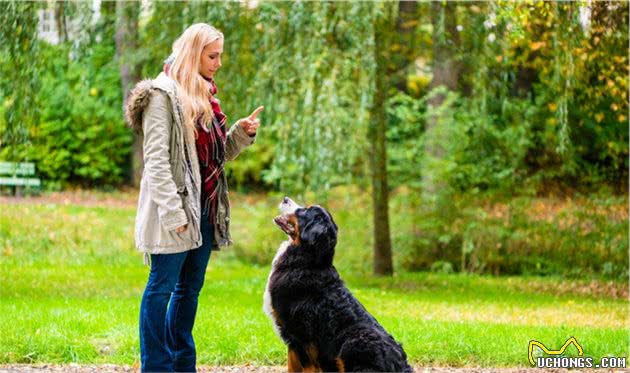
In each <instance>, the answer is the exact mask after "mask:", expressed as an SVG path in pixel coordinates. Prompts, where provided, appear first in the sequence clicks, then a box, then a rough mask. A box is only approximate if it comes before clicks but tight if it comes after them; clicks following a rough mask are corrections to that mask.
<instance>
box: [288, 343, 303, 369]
mask: <svg viewBox="0 0 630 373" xmlns="http://www.w3.org/2000/svg"><path fill="white" fill-rule="evenodd" d="M287 362H288V366H289V367H288V368H289V373H292V372H302V371H303V370H304V368H303V367H302V363H300V357H299V356H298V354H297V352H295V351H294V350H292V349H291V347H289V356H288V358H287Z"/></svg>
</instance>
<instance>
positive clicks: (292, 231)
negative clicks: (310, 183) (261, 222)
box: [263, 197, 413, 372]
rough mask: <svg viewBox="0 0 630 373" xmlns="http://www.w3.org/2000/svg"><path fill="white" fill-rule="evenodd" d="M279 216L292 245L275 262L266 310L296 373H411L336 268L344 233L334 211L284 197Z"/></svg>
mask: <svg viewBox="0 0 630 373" xmlns="http://www.w3.org/2000/svg"><path fill="white" fill-rule="evenodd" d="M280 212H281V215H280V216H278V217H276V218H275V219H274V222H275V223H276V224H277V225H278V227H280V229H281V230H282V231H283V232H285V233H286V234H287V235H288V236H289V239H288V240H287V241H285V242H283V243H282V244H281V245H280V248H279V249H278V252H277V253H276V256H275V257H274V259H273V262H272V268H271V273H270V274H269V278H268V280H267V286H266V289H265V295H264V306H263V309H264V311H265V313H266V314H267V315H268V316H269V317H270V318H271V320H272V322H273V326H274V329H275V331H276V333H277V334H278V335H279V336H280V338H282V340H283V341H284V343H285V344H286V345H287V346H288V350H289V355H288V368H289V372H302V371H304V372H306V371H324V372H360V371H372V372H374V371H376V372H412V371H413V370H412V369H411V367H410V366H409V364H408V363H407V355H406V354H405V351H404V350H403V348H402V346H401V345H400V344H399V343H398V342H396V341H395V340H394V338H393V337H392V336H391V335H390V334H389V333H387V331H385V329H384V328H383V327H382V326H381V325H380V324H379V323H378V322H377V321H376V319H375V318H374V317H373V316H372V315H370V314H369V313H368V311H367V310H366V309H365V308H364V307H363V305H362V304H361V303H359V301H358V300H357V299H356V298H355V297H354V296H353V295H352V293H350V291H349V290H348V288H346V286H345V284H344V282H343V281H342V280H341V278H340V277H339V273H338V272H337V270H336V269H335V267H334V266H333V256H334V255H335V245H336V244H337V225H336V224H335V222H334V220H333V218H332V216H331V215H330V214H329V213H328V211H326V210H325V209H324V208H322V207H320V206H310V207H307V208H304V207H301V206H298V205H297V204H296V203H295V202H293V201H292V200H291V199H289V198H288V197H285V198H284V200H283V201H282V203H281V204H280Z"/></svg>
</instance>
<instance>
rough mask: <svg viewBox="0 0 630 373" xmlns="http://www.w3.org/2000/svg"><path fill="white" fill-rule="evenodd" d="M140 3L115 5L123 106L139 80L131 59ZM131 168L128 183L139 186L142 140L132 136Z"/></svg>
mask: <svg viewBox="0 0 630 373" xmlns="http://www.w3.org/2000/svg"><path fill="white" fill-rule="evenodd" d="M139 13H140V2H136V1H119V2H117V3H116V58H117V59H118V61H119V66H120V82H121V85H122V91H123V106H124V103H126V102H127V96H128V95H129V90H130V89H131V88H132V87H133V85H134V84H135V83H136V82H137V81H139V80H140V71H141V70H140V66H139V64H138V63H137V62H136V61H135V59H134V58H132V55H133V53H134V52H135V51H136V50H137V48H138V15H139ZM130 164H131V167H130V168H129V172H128V182H129V183H130V184H131V185H133V186H136V187H137V186H139V185H140V178H141V177H142V168H143V163H142V139H141V138H140V137H139V136H137V135H136V134H134V141H133V150H132V153H131V162H130Z"/></svg>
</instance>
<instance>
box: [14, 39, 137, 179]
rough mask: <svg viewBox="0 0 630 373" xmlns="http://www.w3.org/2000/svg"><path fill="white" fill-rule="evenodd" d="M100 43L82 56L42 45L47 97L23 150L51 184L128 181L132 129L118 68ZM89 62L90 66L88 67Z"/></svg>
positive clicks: (43, 96)
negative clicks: (125, 120) (124, 116)
mask: <svg viewBox="0 0 630 373" xmlns="http://www.w3.org/2000/svg"><path fill="white" fill-rule="evenodd" d="M112 52H113V45H111V44H109V45H107V44H101V45H99V46H95V47H93V48H92V49H91V53H90V55H89V56H85V57H84V58H83V59H81V60H73V59H71V58H69V54H70V49H69V48H68V47H67V46H65V45H60V46H51V45H45V46H42V51H41V53H42V56H43V58H44V61H45V63H44V69H43V71H42V73H41V78H42V87H41V90H40V91H39V93H38V97H39V98H41V99H42V100H46V101H47V103H48V104H47V105H46V106H45V107H44V108H43V110H42V113H41V121H40V122H39V123H36V124H35V125H33V126H31V128H30V132H31V136H30V139H31V144H30V146H29V147H25V148H24V152H25V154H26V157H28V159H31V160H33V161H35V162H37V167H38V172H39V173H40V174H41V176H43V177H44V179H45V180H50V183H49V185H48V187H49V188H55V187H59V186H62V185H67V184H69V183H72V184H82V185H89V186H100V185H103V184H110V185H112V184H120V183H122V182H123V181H124V179H125V172H126V162H127V159H128V156H129V153H130V144H131V133H130V132H129V130H128V129H127V128H126V127H125V125H124V123H123V121H122V115H121V113H122V110H121V105H122V98H121V91H120V81H119V78H118V67H117V65H116V64H115V63H113V62H112V61H111V60H110V58H109V56H111V54H112ZM86 66H88V67H89V69H86Z"/></svg>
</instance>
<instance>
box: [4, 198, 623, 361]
mask: <svg viewBox="0 0 630 373" xmlns="http://www.w3.org/2000/svg"><path fill="white" fill-rule="evenodd" d="M233 200H234V201H235V203H234V217H235V219H234V221H235V223H234V224H235V225H234V227H233V230H234V232H233V234H234V236H235V237H234V238H235V240H236V241H237V245H236V246H235V247H234V248H232V249H227V250H224V251H221V252H215V253H213V255H212V258H211V262H210V266H209V269H208V274H207V277H206V284H205V287H204V289H203V291H202V293H201V298H200V307H199V313H198V319H197V322H196V325H195V339H196V343H197V346H198V359H199V363H200V364H211V365H223V364H245V363H251V364H254V365H276V364H284V363H285V359H286V349H285V347H284V345H283V344H282V343H281V341H280V340H279V339H278V337H277V336H276V335H275V334H274V332H273V329H272V328H271V325H270V323H269V321H268V320H267V318H266V316H265V315H264V313H263V312H262V295H263V291H264V286H265V281H266V279H267V275H268V271H269V263H266V262H265V260H264V259H262V258H266V257H268V252H273V251H274V250H275V248H276V247H277V246H278V244H279V243H280V241H281V240H282V239H283V235H282V233H281V232H279V231H276V230H273V228H271V229H270V228H269V226H270V225H271V217H272V216H273V215H274V214H275V211H273V209H272V208H271V207H273V206H274V205H275V204H276V202H275V200H274V199H269V200H265V201H263V202H259V203H250V202H251V201H249V200H248V199H247V198H246V197H243V196H234V198H233ZM0 209H1V210H2V213H1V214H0V278H1V279H2V282H1V283H2V286H0V336H1V338H0V363H40V362H46V363H70V362H76V363H114V364H134V363H135V362H136V361H137V360H138V355H139V349H138V332H137V329H138V309H139V303H140V298H141V295H142V291H143V287H144V284H145V282H146V278H147V275H148V267H146V266H143V264H142V256H141V255H140V254H139V253H137V252H136V251H135V249H134V248H133V224H134V215H135V209H134V207H133V205H130V206H129V205H125V204H112V203H109V202H108V201H104V202H102V203H95V204H94V205H93V206H85V205H79V204H73V203H69V204H64V203H29V202H25V203H17V204H15V203H12V204H2V205H0ZM333 213H334V212H333ZM250 217H251V219H249V220H248V218H250ZM338 224H339V225H340V229H341V231H343V229H344V226H345V224H349V222H348V221H347V220H346V219H344V218H342V219H340V220H339V221H338ZM268 225H269V226H268ZM241 237H243V238H242V239H241V240H240V244H239V243H238V242H239V238H241ZM254 239H255V240H258V242H259V244H261V245H263V246H264V247H265V252H266V255H261V259H260V260H258V261H257V263H258V264H251V263H246V262H244V261H242V260H240V259H239V257H238V253H239V245H241V247H242V245H245V244H248V243H249V242H250V241H251V240H254ZM348 239H349V238H346V239H345V240H348ZM359 241H360V240H359ZM343 243H344V242H343V241H342V242H340V249H339V250H338V253H337V259H338V262H339V263H340V265H339V266H338V269H339V272H340V273H341V275H342V277H343V278H344V279H345V280H346V282H347V284H348V287H349V288H350V289H351V290H352V291H353V293H354V294H355V295H356V296H357V298H358V299H359V300H360V301H361V302H362V303H363V304H364V305H365V306H366V308H367V309H368V310H369V311H370V312H371V313H372V314H374V315H375V317H376V318H377V319H378V320H379V321H380V322H381V323H382V324H383V325H384V326H385V328H386V329H388V330H389V331H390V333H391V334H392V335H394V336H395V337H396V339H397V340H399V341H400V342H401V343H402V344H403V345H404V348H405V350H406V351H407V354H408V356H409V359H410V360H411V362H413V363H414V364H420V365H440V366H442V365H453V366H484V367H496V366H499V367H502V366H527V364H528V362H527V347H528V342H529V341H530V340H532V339H534V340H538V341H540V342H542V343H544V344H545V345H546V346H547V347H548V348H550V349H552V348H559V347H560V346H561V345H562V344H563V343H564V341H566V340H567V339H568V338H569V337H572V336H574V337H575V338H576V339H577V340H578V341H579V343H580V344H581V345H582V347H583V348H584V352H585V354H586V355H587V356H592V357H594V358H595V359H599V358H600V357H602V356H607V355H610V356H628V353H629V351H628V341H629V332H628V330H629V328H628V327H629V323H628V321H629V320H628V300H627V299H626V298H625V297H613V296H610V295H607V292H605V291H604V292H602V291H597V290H598V288H601V287H605V286H609V285H610V284H606V283H603V282H590V281H587V280H584V281H574V280H572V281H569V280H565V279H561V278H556V277H492V276H480V275H465V274H441V273H428V272H399V273H397V274H396V275H395V276H394V277H392V278H374V277H372V276H370V275H369V272H366V271H365V270H362V268H364V267H363V266H360V265H357V264H356V263H357V262H356V261H357V260H361V261H365V260H368V259H369V250H370V249H369V246H368V245H366V246H364V248H365V250H366V251H367V252H366V253H365V254H364V256H360V257H359V258H358V259H357V255H356V253H355V252H353V251H350V252H345V251H344V250H343V248H342V247H341V246H343ZM348 256H352V257H351V258H350V257H348ZM610 286H613V287H615V286H621V287H623V284H616V285H615V284H612V285H610ZM590 287H592V288H593V291H591V290H589V289H590Z"/></svg>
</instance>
